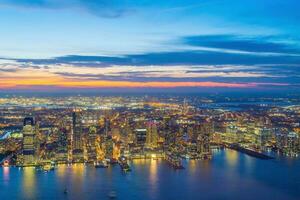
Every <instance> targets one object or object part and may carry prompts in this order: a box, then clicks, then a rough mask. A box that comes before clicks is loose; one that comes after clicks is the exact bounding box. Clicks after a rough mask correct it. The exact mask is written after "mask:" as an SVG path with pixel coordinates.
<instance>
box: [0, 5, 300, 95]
mask: <svg viewBox="0 0 300 200" xmlns="http://www.w3.org/2000/svg"><path fill="white" fill-rule="evenodd" d="M297 7H299V2H297V1H296V0H287V1H284V2H283V1H271V0H265V1H248V0H247V1H243V2H241V1H228V0H212V1H207V0H201V1H195V0H188V1H184V2H182V1H178V0H176V1H164V2H161V1H147V0H144V1H139V2H136V1H131V0H128V1H121V0H118V1H117V0H113V1H105V0H96V1H92V2H87V1H81V0H72V1H56V0H35V1H34V0H24V1H19V0H3V1H1V2H0V11H1V12H0V19H1V20H0V24H1V26H2V27H3V30H2V31H1V33H0V42H1V46H2V47H1V49H0V90H1V91H11V90H12V91H13V90H32V91H53V90H54V91H57V90H61V91H64V90H66V91H68V90H76V89H99V91H101V90H103V89H107V88H109V89H122V90H123V89H124V90H128V91H130V90H136V91H139V90H141V91H144V89H147V90H156V89H166V90H165V91H166V92H168V91H170V90H171V91H197V92H201V91H205V90H207V88H214V89H219V90H225V91H230V90H232V89H238V90H243V91H248V90H249V89H250V90H254V91H255V90H261V91H273V90H275V91H279V92H282V93H284V92H286V91H290V90H296V91H298V90H299V84H300V78H299V76H300V74H299V70H298V67H299V64H300V46H299V36H298V35H299V32H300V29H299V22H298V20H297V19H298V18H299V14H298V11H297ZM208 90H209V89H208Z"/></svg>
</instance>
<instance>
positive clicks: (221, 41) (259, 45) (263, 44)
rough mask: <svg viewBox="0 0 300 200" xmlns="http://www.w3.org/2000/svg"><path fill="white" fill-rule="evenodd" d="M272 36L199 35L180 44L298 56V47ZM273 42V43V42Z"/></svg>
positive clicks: (299, 50) (299, 53)
mask: <svg viewBox="0 0 300 200" xmlns="http://www.w3.org/2000/svg"><path fill="white" fill-rule="evenodd" d="M279 39H280V38H277V37H274V36H261V37H259V36H256V37H253V36H252V37H249V36H248V37H246V36H237V35H199V36H190V37H184V38H182V42H183V43H185V44H189V45H192V46H201V47H210V48H218V49H227V50H238V51H246V52H255V53H267V52H269V53H278V54H286V55H295V54H298V56H300V46H299V45H298V46H297V44H289V43H284V42H282V41H281V42H280V41H276V40H279ZM274 40H275V41H274Z"/></svg>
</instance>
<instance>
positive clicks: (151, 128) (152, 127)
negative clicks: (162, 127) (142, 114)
mask: <svg viewBox="0 0 300 200" xmlns="http://www.w3.org/2000/svg"><path fill="white" fill-rule="evenodd" d="M157 142H158V133H157V125H156V123H155V122H148V123H147V133H146V145H147V147H150V148H156V147H157Z"/></svg>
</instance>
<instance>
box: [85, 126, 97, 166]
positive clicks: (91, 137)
mask: <svg viewBox="0 0 300 200" xmlns="http://www.w3.org/2000/svg"><path fill="white" fill-rule="evenodd" d="M96 148H97V129H96V127H94V126H92V127H90V129H89V133H88V135H87V157H88V161H89V162H92V161H95V160H96V159H97V150H96Z"/></svg>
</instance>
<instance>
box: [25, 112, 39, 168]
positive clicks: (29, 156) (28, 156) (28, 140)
mask: <svg viewBox="0 0 300 200" xmlns="http://www.w3.org/2000/svg"><path fill="white" fill-rule="evenodd" d="M22 132H23V165H24V166H30V165H35V164H36V133H35V127H34V119H33V117H26V118H25V119H24V123H23V131H22Z"/></svg>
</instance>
